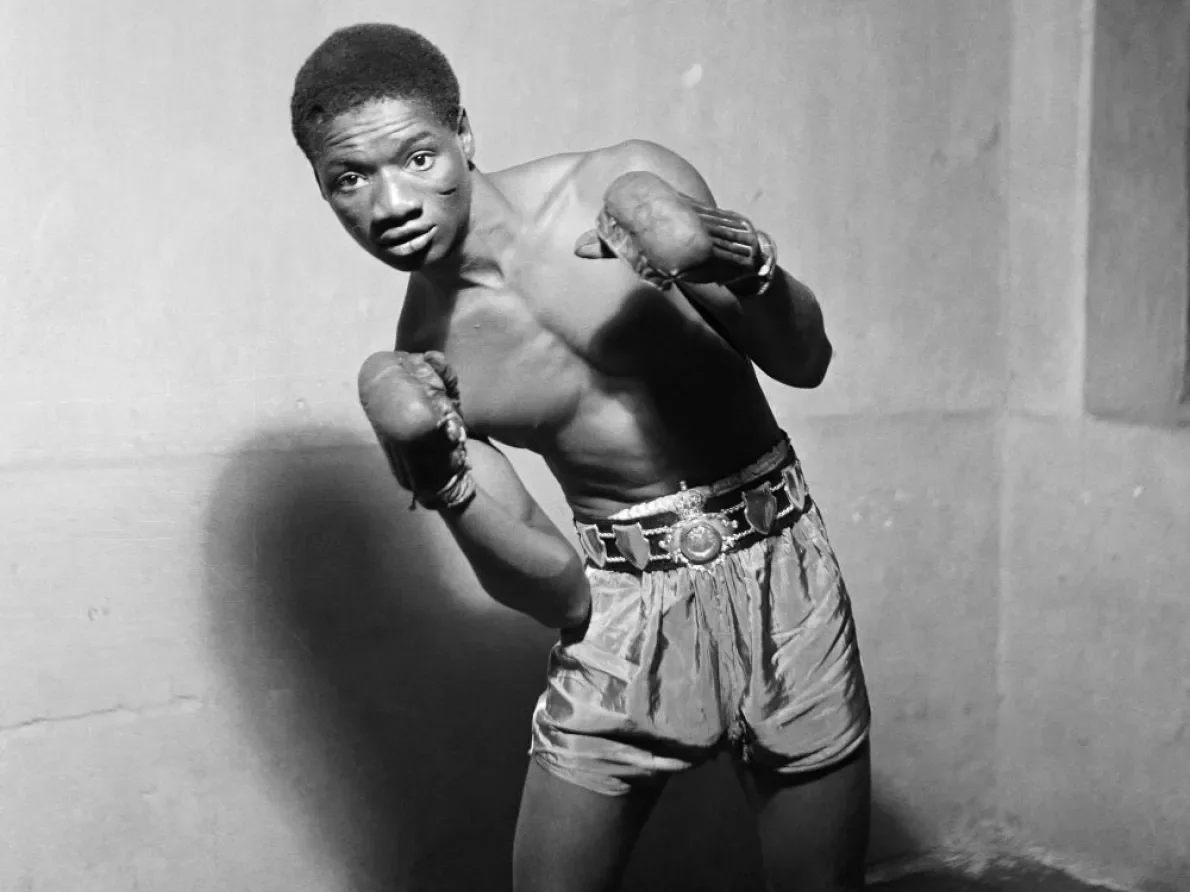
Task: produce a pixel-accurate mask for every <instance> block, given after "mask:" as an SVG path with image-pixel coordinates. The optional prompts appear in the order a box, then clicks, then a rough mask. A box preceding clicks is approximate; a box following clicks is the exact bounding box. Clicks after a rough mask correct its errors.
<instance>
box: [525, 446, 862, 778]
mask: <svg viewBox="0 0 1190 892" xmlns="http://www.w3.org/2000/svg"><path fill="white" fill-rule="evenodd" d="M793 464H794V469H795V474H794V478H795V480H796V481H797V482H798V485H800V486H802V487H804V486H805V479H804V477H803V476H802V472H801V467H800V464H799V463H798V462H797V461H796V459H795V460H794V462H793ZM587 578H588V580H589V581H590V586H591V598H592V612H591V617H590V619H589V621H588V623H587V624H586V625H585V626H583V627H580V628H578V629H576V630H567V631H564V632H563V633H562V636H561V638H560V640H559V641H558V642H557V644H555V646H554V647H553V649H552V650H551V652H550V656H549V665H548V680H547V685H546V690H545V692H544V693H543V694H542V695H541V697H540V698H539V700H538V702H537V707H536V709H535V710H534V714H533V729H532V743H531V746H530V754H531V756H532V757H533V758H534V759H535V760H536V761H537V762H538V764H540V765H541V766H542V767H543V768H545V769H546V770H547V771H549V772H551V773H553V774H555V775H558V776H560V777H562V778H563V779H565V780H568V781H570V782H572V783H575V784H578V785H580V786H583V787H586V788H588V789H590V790H594V791H596V792H598V793H604V794H608V795H618V794H624V793H627V792H630V791H631V790H632V789H634V788H636V787H638V786H641V785H647V784H651V783H655V782H657V781H661V780H664V779H665V778H666V777H668V776H670V775H672V774H674V773H677V772H680V771H684V770H686V769H689V768H692V767H694V766H696V765H698V764H700V763H702V762H704V761H707V760H709V759H710V758H712V757H713V756H715V755H716V754H717V753H718V752H720V751H722V750H723V749H725V748H729V749H731V750H732V751H733V753H734V754H735V756H736V757H738V758H739V759H740V760H741V761H743V762H744V763H745V764H747V765H751V766H755V767H757V768H761V769H765V770H768V771H772V772H776V773H780V774H796V773H801V772H808V771H815V770H818V769H822V768H826V767H829V766H830V765H833V764H835V763H837V762H840V761H841V760H843V759H845V758H846V757H847V756H849V755H850V754H852V753H853V752H854V751H855V750H856V749H858V748H859V747H860V746H861V745H862V744H863V743H864V741H865V740H866V739H867V736H868V728H869V723H870V708H869V703H868V694H867V687H866V685H865V681H864V673H863V668H862V665H861V662H860V655H859V648H858V643H857V636H856V630H855V624H854V621H853V618H852V613H851V602H850V598H849V596H848V593H847V588H846V585H845V583H844V581H843V578H842V575H841V573H840V569H839V564H838V562H837V561H836V559H835V554H834V551H833V549H832V548H831V545H830V542H829V540H828V538H827V532H826V528H825V526H824V524H823V520H822V516H821V515H820V514H819V511H818V508H817V506H816V505H811V507H810V510H809V511H808V512H807V513H806V514H805V515H803V516H802V517H801V518H800V519H799V520H798V521H797V522H796V523H795V524H794V525H793V526H791V527H788V528H786V529H785V530H783V531H782V532H780V533H778V534H776V535H774V536H771V537H769V538H767V539H764V540H761V541H760V542H757V543H756V544H754V545H752V546H750V547H747V548H744V549H741V550H740V551H736V552H732V553H730V554H727V555H725V556H724V557H723V558H722V559H721V560H720V561H719V562H718V563H716V564H714V565H708V567H680V568H678V569H674V570H663V571H653V572H646V573H642V574H639V575H638V574H632V573H625V572H619V571H616V570H612V569H599V568H595V567H590V566H589V567H588V569H587Z"/></svg>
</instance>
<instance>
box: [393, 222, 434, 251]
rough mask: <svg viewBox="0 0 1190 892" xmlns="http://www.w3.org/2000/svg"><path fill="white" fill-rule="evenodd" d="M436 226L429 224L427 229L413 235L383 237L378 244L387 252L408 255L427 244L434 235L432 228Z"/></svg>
mask: <svg viewBox="0 0 1190 892" xmlns="http://www.w3.org/2000/svg"><path fill="white" fill-rule="evenodd" d="M437 228H438V227H437V226H431V227H430V228H429V229H423V230H422V231H421V232H419V233H416V234H415V235H399V236H396V237H394V238H383V239H381V240H380V246H381V247H382V248H383V249H384V250H385V252H386V253H388V254H393V255H395V256H397V257H408V256H409V255H410V254H416V253H417V252H418V251H420V250H421V249H422V248H424V247H425V246H426V245H428V244H429V243H430V238H431V237H432V236H433V235H434V230H436V229H437Z"/></svg>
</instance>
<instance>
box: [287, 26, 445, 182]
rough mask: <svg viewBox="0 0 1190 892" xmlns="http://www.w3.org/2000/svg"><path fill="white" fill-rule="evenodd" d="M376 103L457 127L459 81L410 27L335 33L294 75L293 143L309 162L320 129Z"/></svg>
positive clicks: (356, 28)
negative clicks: (388, 102)
mask: <svg viewBox="0 0 1190 892" xmlns="http://www.w3.org/2000/svg"><path fill="white" fill-rule="evenodd" d="M377 99H402V100H405V101H410V102H416V103H419V104H421V105H422V106H424V107H425V109H426V110H427V111H428V112H430V113H431V114H433V115H434V116H435V117H436V118H438V119H439V120H440V121H441V122H442V124H443V125H444V126H446V127H450V128H452V129H453V128H454V127H455V126H456V125H457V123H458V118H459V82H458V80H457V79H456V78H455V73H454V71H453V70H452V69H451V67H450V63H449V62H448V61H447V60H446V56H444V55H443V54H442V51H441V50H439V49H438V47H436V46H434V44H432V43H431V42H430V41H429V40H427V39H426V38H425V37H422V35H420V34H418V33H417V32H416V31H412V30H410V29H409V28H402V27H401V26H399V25H387V24H360V25H351V26H349V27H346V28H340V29H339V30H337V31H335V32H333V33H332V34H331V36H330V37H328V38H327V39H326V40H324V41H323V42H322V43H321V44H319V45H318V48H317V49H315V50H314V52H312V53H311V54H310V57H309V58H308V59H306V61H305V63H304V64H303V65H302V67H301V69H300V70H299V71H298V73H297V77H296V78H295V79H294V84H293V96H292V98H291V99H290V102H289V114H290V123H291V126H292V128H293V136H294V139H296V140H297V144H298V146H299V147H300V148H301V150H302V151H303V152H304V153H305V155H306V157H307V158H309V159H310V160H311V161H312V160H313V158H314V156H313V151H314V148H315V138H316V136H317V134H318V131H319V129H320V128H321V127H322V126H323V125H325V124H326V123H328V122H329V121H330V120H331V119H333V118H335V117H336V116H338V115H341V114H343V112H347V111H352V110H353V109H356V108H359V107H360V106H361V105H365V104H366V103H368V102H371V101H374V100H377Z"/></svg>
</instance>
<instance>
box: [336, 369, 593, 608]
mask: <svg viewBox="0 0 1190 892" xmlns="http://www.w3.org/2000/svg"><path fill="white" fill-rule="evenodd" d="M359 390H360V402H361V404H362V406H363V409H364V413H365V414H366V415H367V416H368V420H369V421H370V422H371V424H372V428H373V430H375V432H376V436H377V439H379V441H380V444H381V447H382V448H383V449H384V452H385V455H386V456H387V457H388V460H389V464H390V466H391V467H392V470H393V473H394V475H395V476H396V478H397V482H398V483H399V484H400V485H401V486H403V487H405V488H406V489H409V490H411V491H412V492H413V494H414V498H415V500H416V501H417V502H419V503H420V504H422V505H423V506H425V507H427V508H428V509H431V510H436V511H438V512H439V514H440V515H441V516H442V517H443V519H444V520H445V521H446V524H447V526H448V527H449V528H450V531H451V533H452V534H453V536H454V538H455V541H456V542H457V543H458V544H459V546H460V548H461V549H462V550H463V553H464V555H466V557H467V559H468V560H469V561H470V563H471V566H472V569H473V570H474V571H475V575H476V577H477V578H478V579H479V582H480V584H481V585H482V586H483V588H484V590H485V591H487V593H488V594H489V595H491V596H492V597H493V598H494V599H495V600H497V601H499V602H500V603H502V604H504V605H506V606H508V607H511V608H512V609H514V610H518V611H520V612H522V613H526V614H528V615H529V616H531V617H533V618H534V619H536V620H538V621H539V622H541V623H543V624H544V625H547V626H550V627H553V628H568V627H570V626H574V625H578V624H579V623H581V622H583V621H584V620H585V619H586V616H587V613H588V610H589V607H590V591H589V588H588V586H587V581H586V574H585V573H584V572H583V564H582V561H581V560H580V559H579V556H578V553H577V552H576V551H575V549H574V548H573V547H572V546H571V545H570V543H569V542H568V541H567V540H566V538H565V537H564V536H563V535H562V533H561V532H560V531H559V530H558V528H557V527H556V526H554V524H553V523H552V522H551V521H550V519H549V518H548V517H547V516H546V514H545V512H544V511H542V509H541V507H540V506H539V505H538V504H537V503H536V501H534V499H533V498H532V496H530V495H529V493H528V491H527V490H526V489H525V487H524V485H523V484H522V483H521V481H520V479H519V478H518V477H517V475H516V472H515V471H514V470H513V467H512V465H511V464H510V463H509V462H508V459H506V458H505V457H504V456H503V455H502V454H501V453H500V452H499V451H498V450H496V448H495V447H494V446H492V445H490V444H489V443H486V442H484V441H483V440H478V439H475V438H471V437H468V436H467V434H466V428H465V426H464V424H463V419H462V416H461V415H460V414H459V410H458V382H457V379H456V378H455V376H454V374H453V372H451V370H450V368H449V366H447V364H446V361H445V359H444V358H443V357H442V355H441V354H436V353H433V352H430V353H416V354H415V353H407V352H404V351H396V352H391V353H377V354H374V355H373V356H371V357H369V358H368V360H367V361H366V362H365V363H364V364H363V366H362V368H361V369H360V375H359Z"/></svg>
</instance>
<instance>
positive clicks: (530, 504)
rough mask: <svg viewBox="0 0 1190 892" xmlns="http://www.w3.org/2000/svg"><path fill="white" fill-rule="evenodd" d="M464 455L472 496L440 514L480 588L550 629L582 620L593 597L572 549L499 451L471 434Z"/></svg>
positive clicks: (581, 563) (575, 623)
mask: <svg viewBox="0 0 1190 892" xmlns="http://www.w3.org/2000/svg"><path fill="white" fill-rule="evenodd" d="M467 456H468V459H469V461H470V463H471V474H472V476H473V477H474V479H475V484H476V489H475V496H474V498H472V499H471V501H470V502H468V503H467V504H466V505H465V506H463V507H462V508H461V509H457V510H455V509H450V508H446V509H443V510H442V511H441V512H440V513H441V515H442V518H443V519H444V520H445V521H446V525H447V526H448V527H449V528H450V531H451V533H452V534H453V535H454V538H455V541H456V542H458V544H459V547H460V548H461V549H462V550H463V554H465V555H466V556H467V560H469V561H470V562H471V567H472V569H473V570H474V571H475V575H476V577H477V578H478V579H479V582H480V584H481V585H482V586H483V588H484V590H485V591H486V592H487V593H488V594H489V595H491V596H492V597H493V598H494V599H495V600H497V601H499V602H500V603H501V604H504V605H505V606H507V607H511V608H512V609H513V610H519V611H520V612H521V613H525V614H528V615H529V616H531V617H533V618H534V619H536V620H537V621H538V622H540V623H542V624H544V625H546V626H549V627H551V628H556V629H562V628H568V627H570V626H575V625H578V624H579V623H581V622H583V621H584V620H585V619H586V617H587V613H588V610H589V609H590V603H591V594H590V590H589V589H588V586H587V579H586V574H585V573H584V572H583V562H582V560H581V559H580V558H579V556H578V553H577V552H576V551H575V549H574V547H573V546H572V545H571V544H570V543H569V542H568V541H567V539H566V538H565V537H564V536H563V535H562V533H561V531H560V530H559V529H558V528H557V527H556V526H555V525H554V523H553V522H552V521H551V520H550V519H549V517H548V516H546V513H545V512H544V511H543V510H542V508H541V506H540V505H539V504H537V501H536V500H535V499H534V498H533V497H532V496H531V495H530V494H529V492H528V491H527V490H526V489H525V487H524V484H522V483H521V480H520V478H519V477H518V476H517V473H516V470H515V469H514V468H513V467H512V464H511V463H510V462H509V461H508V459H507V458H506V457H505V456H504V455H503V453H501V452H500V451H499V450H498V449H496V448H495V447H494V446H491V445H490V444H488V443H486V442H484V441H482V440H475V439H471V440H468V442H467Z"/></svg>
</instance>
